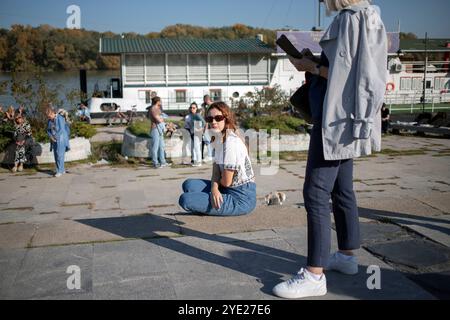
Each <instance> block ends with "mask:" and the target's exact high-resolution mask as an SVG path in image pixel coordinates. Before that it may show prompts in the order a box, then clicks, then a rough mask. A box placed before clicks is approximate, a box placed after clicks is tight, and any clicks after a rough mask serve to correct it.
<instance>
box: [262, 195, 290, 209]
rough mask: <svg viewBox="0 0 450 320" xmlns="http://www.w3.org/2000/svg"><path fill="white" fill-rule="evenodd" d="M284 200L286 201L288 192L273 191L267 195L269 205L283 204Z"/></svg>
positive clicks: (266, 199)
mask: <svg viewBox="0 0 450 320" xmlns="http://www.w3.org/2000/svg"><path fill="white" fill-rule="evenodd" d="M284 201H286V194H285V193H283V192H271V193H269V194H268V195H266V196H265V202H266V204H267V205H268V206H282V205H283V202H284Z"/></svg>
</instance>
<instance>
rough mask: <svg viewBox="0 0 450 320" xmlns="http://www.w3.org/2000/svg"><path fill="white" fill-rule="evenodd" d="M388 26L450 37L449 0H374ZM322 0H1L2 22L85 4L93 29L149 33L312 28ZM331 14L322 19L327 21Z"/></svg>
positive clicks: (59, 23) (35, 20)
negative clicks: (176, 27)
mask: <svg viewBox="0 0 450 320" xmlns="http://www.w3.org/2000/svg"><path fill="white" fill-rule="evenodd" d="M373 2H374V4H377V5H378V6H380V8H381V10H382V18H383V20H384V22H385V25H386V27H387V29H388V31H396V30H397V26H398V21H399V20H400V21H401V30H402V31H404V32H413V33H416V34H417V35H418V36H419V37H423V36H424V34H425V32H426V31H428V34H429V36H430V37H434V38H450V17H449V13H450V0H427V1H424V0H374V1H373ZM316 3H317V0H164V1H162V0H147V1H144V0H126V1H123V0H122V1H117V0H95V1H92V0H91V1H88V0H38V1H36V0H0V27H3V28H9V27H10V26H11V25H12V24H16V23H17V24H29V25H32V26H38V25H40V24H50V25H52V26H55V27H65V25H66V20H67V18H68V14H67V13H66V8H67V7H68V6H69V5H71V4H76V5H78V6H80V8H81V26H82V27H83V28H85V29H88V30H97V31H113V32H116V33H120V32H137V33H142V34H145V33H148V32H152V31H156V32H158V31H160V30H161V29H163V28H164V27H165V26H168V25H172V24H176V23H184V24H192V25H198V26H205V27H212V26H215V27H221V26H229V25H232V24H235V23H243V24H246V25H250V26H253V27H264V28H270V29H277V28H283V27H286V26H290V27H292V28H298V29H301V30H310V29H311V27H312V26H314V25H315V24H316V19H317V18H316V16H317V14H316V12H317V4H316ZM329 22H330V18H326V19H325V22H324V23H323V24H324V25H325V26H327V25H328V24H329Z"/></svg>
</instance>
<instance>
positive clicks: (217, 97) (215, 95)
mask: <svg viewBox="0 0 450 320" xmlns="http://www.w3.org/2000/svg"><path fill="white" fill-rule="evenodd" d="M209 96H210V97H211V99H212V100H213V101H222V90H220V89H211V90H209Z"/></svg>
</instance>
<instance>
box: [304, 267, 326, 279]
mask: <svg viewBox="0 0 450 320" xmlns="http://www.w3.org/2000/svg"><path fill="white" fill-rule="evenodd" d="M305 271H306V272H308V274H309V275H311V277H313V279H314V280H316V281H320V279H322V276H323V273H322V274H315V273H312V272H311V271H309V270H308V269H306V270H305Z"/></svg>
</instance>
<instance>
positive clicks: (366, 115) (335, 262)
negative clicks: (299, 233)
mask: <svg viewBox="0 0 450 320" xmlns="http://www.w3.org/2000/svg"><path fill="white" fill-rule="evenodd" d="M325 4H326V6H327V9H328V11H329V12H331V11H335V12H337V15H336V17H335V18H334V20H333V22H332V23H331V25H330V27H329V28H328V29H327V31H326V32H325V34H324V35H323V37H322V39H321V41H320V45H321V47H322V49H323V52H322V55H321V59H320V60H321V61H320V63H318V64H317V63H316V62H314V61H313V60H312V59H310V58H309V57H308V54H306V52H305V51H304V52H302V53H303V54H305V57H303V58H302V59H296V58H293V57H291V58H290V60H291V62H292V63H293V65H294V66H295V67H296V69H297V70H298V71H302V72H304V71H308V72H311V73H312V74H313V75H314V76H313V78H312V80H311V86H310V89H309V102H310V107H311V112H312V118H313V125H314V126H313V129H312V132H311V140H310V146H309V151H308V162H307V167H306V175H305V184H304V188H303V196H304V202H305V207H306V211H307V220H308V257H307V265H306V266H305V267H304V268H301V269H300V271H299V272H298V273H297V274H296V275H295V276H294V277H292V278H291V279H289V280H287V281H285V282H282V283H280V284H278V285H276V286H275V287H274V288H273V293H274V294H275V295H277V296H279V297H282V298H304V297H312V296H323V295H325V294H326V293H327V282H326V277H325V274H324V269H327V270H336V271H338V272H341V273H344V274H348V275H354V274H356V273H357V272H358V261H357V258H356V256H354V253H353V250H356V249H358V248H359V247H360V235H359V218H358V206H357V203H356V197H355V193H354V190H353V158H358V157H360V156H365V155H370V154H371V152H372V149H373V150H375V151H380V150H381V113H380V107H381V105H382V103H383V98H384V93H385V87H386V80H387V68H386V62H387V36H386V30H385V27H384V24H383V22H382V20H381V18H380V13H379V8H378V7H376V6H373V5H371V4H370V2H369V1H366V0H325ZM330 200H332V204H333V206H332V211H333V214H334V220H335V223H336V233H337V239H338V247H339V251H338V252H336V253H334V254H332V255H331V256H330V246H331V215H330V213H331V212H330V211H331V210H330V205H329V202H330Z"/></svg>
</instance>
